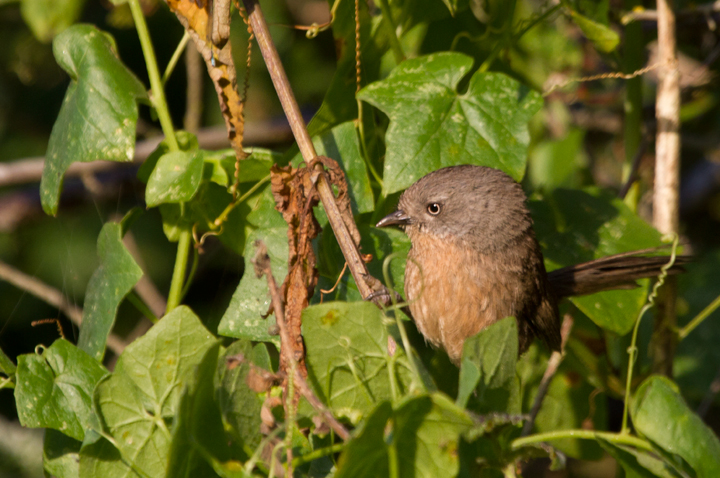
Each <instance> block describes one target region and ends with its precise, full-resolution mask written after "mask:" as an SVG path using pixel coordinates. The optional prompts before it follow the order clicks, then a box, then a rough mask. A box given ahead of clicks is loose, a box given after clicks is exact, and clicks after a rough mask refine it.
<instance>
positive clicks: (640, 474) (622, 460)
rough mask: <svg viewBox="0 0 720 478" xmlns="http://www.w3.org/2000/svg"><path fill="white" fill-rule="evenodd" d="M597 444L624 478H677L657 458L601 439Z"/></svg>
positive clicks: (675, 474)
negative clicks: (616, 464) (613, 461)
mask: <svg viewBox="0 0 720 478" xmlns="http://www.w3.org/2000/svg"><path fill="white" fill-rule="evenodd" d="M597 441H598V443H599V444H600V446H601V447H603V448H604V449H605V451H607V452H608V453H609V454H610V455H611V456H612V457H613V458H615V460H616V461H617V462H618V464H619V465H620V466H622V468H623V470H625V478H656V477H659V478H675V477H679V476H680V475H678V474H677V473H675V472H673V471H672V468H670V467H668V466H667V464H666V463H664V462H663V461H662V460H661V459H659V458H658V457H657V456H654V455H652V454H650V453H648V452H646V451H642V450H637V449H635V448H632V447H629V446H623V445H618V444H615V443H612V442H610V441H607V440H604V439H603V438H600V437H598V438H597Z"/></svg>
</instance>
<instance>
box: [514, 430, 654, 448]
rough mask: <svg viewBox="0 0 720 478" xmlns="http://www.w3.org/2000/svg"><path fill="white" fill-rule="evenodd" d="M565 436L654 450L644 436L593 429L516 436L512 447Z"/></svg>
mask: <svg viewBox="0 0 720 478" xmlns="http://www.w3.org/2000/svg"><path fill="white" fill-rule="evenodd" d="M563 438H580V439H583V440H597V439H598V438H602V439H603V440H607V441H609V442H612V443H618V444H620V445H630V446H633V447H635V448H638V449H640V450H646V451H654V450H653V447H652V445H651V444H650V443H649V442H648V441H646V440H643V439H642V438H638V437H635V436H632V435H625V434H622V433H610V432H596V431H593V430H559V431H555V432H549V433H538V434H537V435H530V436H528V437H522V438H516V439H515V440H513V442H512V445H511V446H512V449H513V450H517V449H519V448H522V447H524V446H526V445H530V444H533V443H540V442H545V441H553V440H561V439H563Z"/></svg>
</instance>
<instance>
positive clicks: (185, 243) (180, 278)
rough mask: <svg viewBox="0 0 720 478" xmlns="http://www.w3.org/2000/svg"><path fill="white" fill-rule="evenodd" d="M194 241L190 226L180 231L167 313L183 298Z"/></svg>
mask: <svg viewBox="0 0 720 478" xmlns="http://www.w3.org/2000/svg"><path fill="white" fill-rule="evenodd" d="M191 242H192V232H191V231H190V228H185V229H183V230H182V231H180V238H179V239H178V247H177V253H176V255H175V268H174V269H173V275H172V282H170V293H169V294H168V301H167V309H166V310H165V312H166V313H168V312H170V311H171V310H173V309H174V308H175V307H177V306H178V305H180V301H181V300H182V292H183V283H184V282H185V271H186V270H187V262H188V252H189V251H190V243H191Z"/></svg>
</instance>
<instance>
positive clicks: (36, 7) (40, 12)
mask: <svg viewBox="0 0 720 478" xmlns="http://www.w3.org/2000/svg"><path fill="white" fill-rule="evenodd" d="M84 6H85V0H21V1H20V14H21V15H22V18H23V20H24V21H25V23H26V24H27V25H28V26H29V27H30V30H31V31H32V32H33V35H35V38H37V39H38V40H40V41H41V42H44V43H45V42H50V40H52V39H53V37H55V35H57V34H59V33H60V32H62V31H63V30H65V29H66V28H68V27H69V26H70V25H72V24H73V23H75V22H76V21H77V19H78V18H79V17H80V14H81V13H82V9H83V7H84Z"/></svg>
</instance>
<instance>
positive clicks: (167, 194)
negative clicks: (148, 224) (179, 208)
mask: <svg viewBox="0 0 720 478" xmlns="http://www.w3.org/2000/svg"><path fill="white" fill-rule="evenodd" d="M202 174H203V152H202V151H192V152H186V151H173V152H170V153H167V154H164V155H162V156H161V157H160V158H159V159H158V162H157V165H156V166H155V169H153V172H152V173H151V174H150V178H149V179H148V183H147V188H146V189H145V202H146V203H147V206H148V207H155V206H158V205H159V204H162V203H181V202H187V201H189V200H191V199H192V198H193V196H195V193H196V192H197V190H198V187H200V180H201V179H202Z"/></svg>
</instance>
